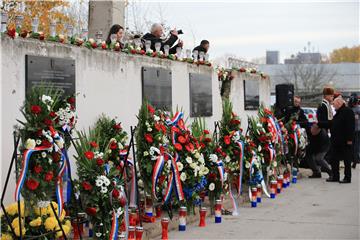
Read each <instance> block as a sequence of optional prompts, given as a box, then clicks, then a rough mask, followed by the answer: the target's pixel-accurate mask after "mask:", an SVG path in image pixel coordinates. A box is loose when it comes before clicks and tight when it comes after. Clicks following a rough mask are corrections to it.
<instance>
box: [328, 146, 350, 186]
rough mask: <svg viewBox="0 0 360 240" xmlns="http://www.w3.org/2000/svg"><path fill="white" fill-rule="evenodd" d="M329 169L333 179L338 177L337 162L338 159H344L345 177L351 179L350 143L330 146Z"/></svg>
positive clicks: (338, 161) (338, 162)
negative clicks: (341, 145)
mask: <svg viewBox="0 0 360 240" xmlns="http://www.w3.org/2000/svg"><path fill="white" fill-rule="evenodd" d="M330 158H331V170H332V174H333V178H334V179H340V173H339V164H340V160H344V164H345V171H344V174H345V178H344V179H347V180H351V162H352V158H353V150H352V146H351V145H347V146H343V147H334V146H332V150H331V154H330Z"/></svg>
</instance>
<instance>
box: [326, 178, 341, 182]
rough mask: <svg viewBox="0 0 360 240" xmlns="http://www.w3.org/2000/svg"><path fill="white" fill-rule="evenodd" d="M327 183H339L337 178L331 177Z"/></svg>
mask: <svg viewBox="0 0 360 240" xmlns="http://www.w3.org/2000/svg"><path fill="white" fill-rule="evenodd" d="M326 181H327V182H339V179H337V178H333V177H329V178H328V179H326Z"/></svg>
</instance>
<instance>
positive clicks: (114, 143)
mask: <svg viewBox="0 0 360 240" xmlns="http://www.w3.org/2000/svg"><path fill="white" fill-rule="evenodd" d="M117 147H118V145H117V143H116V142H115V141H112V142H111V143H110V149H111V150H116V149H117Z"/></svg>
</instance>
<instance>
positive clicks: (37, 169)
mask: <svg viewBox="0 0 360 240" xmlns="http://www.w3.org/2000/svg"><path fill="white" fill-rule="evenodd" d="M42 170H43V168H42V166H41V165H35V167H34V172H35V173H36V174H39V173H41V172H42Z"/></svg>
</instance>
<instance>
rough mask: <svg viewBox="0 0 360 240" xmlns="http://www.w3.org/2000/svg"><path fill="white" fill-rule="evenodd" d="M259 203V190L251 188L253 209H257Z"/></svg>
mask: <svg viewBox="0 0 360 240" xmlns="http://www.w3.org/2000/svg"><path fill="white" fill-rule="evenodd" d="M256 203H257V188H256V187H253V188H251V207H256V205H257V204H256Z"/></svg>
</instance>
